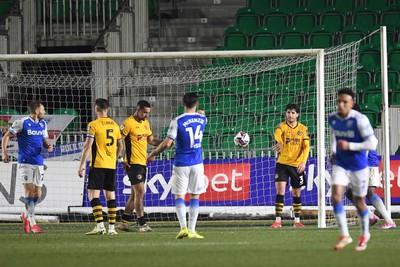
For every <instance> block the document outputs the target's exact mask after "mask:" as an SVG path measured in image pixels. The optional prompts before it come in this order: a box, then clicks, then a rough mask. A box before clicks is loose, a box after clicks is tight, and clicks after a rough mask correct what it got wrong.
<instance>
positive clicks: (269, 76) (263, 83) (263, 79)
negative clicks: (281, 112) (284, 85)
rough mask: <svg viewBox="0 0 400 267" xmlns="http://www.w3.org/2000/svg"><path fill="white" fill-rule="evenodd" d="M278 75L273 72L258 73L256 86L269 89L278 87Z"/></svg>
mask: <svg viewBox="0 0 400 267" xmlns="http://www.w3.org/2000/svg"><path fill="white" fill-rule="evenodd" d="M278 79H279V77H278V75H277V74H276V73H274V72H267V73H259V74H258V76H257V85H258V86H259V87H261V88H270V87H275V86H277V85H278Z"/></svg>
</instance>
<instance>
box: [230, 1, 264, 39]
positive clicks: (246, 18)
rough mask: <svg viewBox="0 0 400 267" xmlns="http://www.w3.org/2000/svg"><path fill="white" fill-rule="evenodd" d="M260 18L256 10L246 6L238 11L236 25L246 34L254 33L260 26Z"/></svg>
mask: <svg viewBox="0 0 400 267" xmlns="http://www.w3.org/2000/svg"><path fill="white" fill-rule="evenodd" d="M259 20H260V18H259V16H258V14H257V11H256V10H254V9H252V8H248V7H244V8H241V9H239V10H238V11H237V12H236V24H235V26H236V27H237V28H238V29H239V31H240V32H243V33H245V34H252V33H253V32H255V31H256V29H257V28H258V27H259V25H260V22H259Z"/></svg>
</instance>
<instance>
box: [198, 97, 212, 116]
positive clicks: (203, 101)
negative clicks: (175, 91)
mask: <svg viewBox="0 0 400 267" xmlns="http://www.w3.org/2000/svg"><path fill="white" fill-rule="evenodd" d="M198 102H199V109H202V110H205V111H206V112H207V110H210V109H211V107H212V97H211V96H210V95H206V94H203V95H199V98H198Z"/></svg>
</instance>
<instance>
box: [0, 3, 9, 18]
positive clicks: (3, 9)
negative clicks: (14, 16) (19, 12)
mask: <svg viewBox="0 0 400 267" xmlns="http://www.w3.org/2000/svg"><path fill="white" fill-rule="evenodd" d="M10 8H11V2H10V1H7V2H0V21H2V20H3V19H4V18H5V17H6V15H7V14H8V12H9V11H10Z"/></svg>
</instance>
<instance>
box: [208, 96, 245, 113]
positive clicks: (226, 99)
mask: <svg viewBox="0 0 400 267" xmlns="http://www.w3.org/2000/svg"><path fill="white" fill-rule="evenodd" d="M238 105H239V97H238V96H237V95H236V94H222V95H217V96H216V100H215V106H214V109H213V110H216V111H219V112H223V113H225V114H229V113H231V112H232V110H233V109H235V108H236V107H237V106H238Z"/></svg>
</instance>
